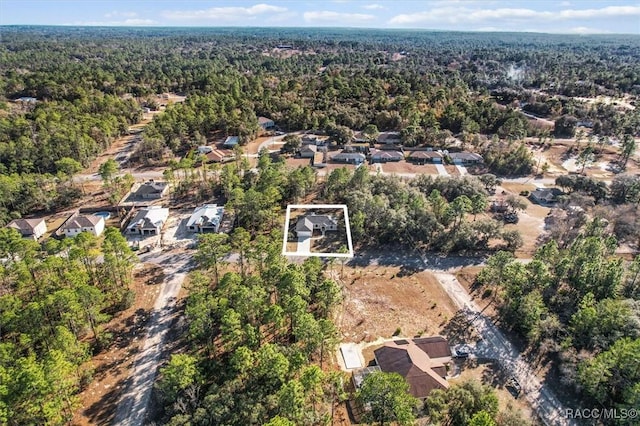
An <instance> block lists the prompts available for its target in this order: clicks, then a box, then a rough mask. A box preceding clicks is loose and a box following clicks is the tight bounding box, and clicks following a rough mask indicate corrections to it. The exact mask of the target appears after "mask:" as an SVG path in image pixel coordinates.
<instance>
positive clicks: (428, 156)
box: [407, 151, 443, 164]
mask: <svg viewBox="0 0 640 426" xmlns="http://www.w3.org/2000/svg"><path fill="white" fill-rule="evenodd" d="M442 158H443V155H442V154H441V153H439V152H438V151H411V153H410V154H409V156H408V157H407V161H411V162H413V163H416V164H427V163H435V164H441V163H442Z"/></svg>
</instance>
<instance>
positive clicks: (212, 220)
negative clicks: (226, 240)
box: [187, 204, 224, 233]
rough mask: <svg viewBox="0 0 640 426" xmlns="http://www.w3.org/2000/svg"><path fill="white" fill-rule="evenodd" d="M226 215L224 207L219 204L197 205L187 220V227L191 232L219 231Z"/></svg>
mask: <svg viewBox="0 0 640 426" xmlns="http://www.w3.org/2000/svg"><path fill="white" fill-rule="evenodd" d="M222 216H224V207H219V206H218V205H217V204H204V205H202V206H200V207H196V208H195V210H194V211H193V213H192V214H191V217H190V218H189V220H188V221H187V229H188V230H189V231H191V232H200V233H204V232H218V229H220V223H222Z"/></svg>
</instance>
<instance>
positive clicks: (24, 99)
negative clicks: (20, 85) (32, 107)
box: [16, 96, 38, 104]
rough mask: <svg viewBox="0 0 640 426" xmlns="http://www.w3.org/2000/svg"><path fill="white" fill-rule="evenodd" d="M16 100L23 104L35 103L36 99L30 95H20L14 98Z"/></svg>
mask: <svg viewBox="0 0 640 426" xmlns="http://www.w3.org/2000/svg"><path fill="white" fill-rule="evenodd" d="M16 102H20V103H23V104H35V103H36V102H38V100H37V99H36V98H34V97H32V96H22V97H20V98H18V99H16Z"/></svg>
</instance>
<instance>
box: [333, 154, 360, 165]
mask: <svg viewBox="0 0 640 426" xmlns="http://www.w3.org/2000/svg"><path fill="white" fill-rule="evenodd" d="M366 159H367V157H366V156H365V155H364V154H361V153H359V152H341V153H339V154H336V155H334V156H333V157H331V160H332V161H334V162H336V163H346V164H363V163H364V162H365V161H366Z"/></svg>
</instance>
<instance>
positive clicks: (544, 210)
mask: <svg viewBox="0 0 640 426" xmlns="http://www.w3.org/2000/svg"><path fill="white" fill-rule="evenodd" d="M535 188H536V187H535V185H533V184H521V183H510V182H509V183H503V184H502V186H501V187H499V188H498V189H497V191H496V193H497V194H499V195H496V197H495V199H498V200H499V199H506V197H507V196H508V195H509V193H511V194H514V195H517V196H519V194H520V192H521V191H533V190H535ZM503 190H504V191H505V192H506V194H504V195H502V191H503ZM519 197H520V199H521V200H523V201H525V202H526V203H527V209H526V210H525V211H524V212H519V213H518V218H519V221H518V223H516V224H505V226H504V227H505V229H516V230H518V231H520V235H522V240H523V241H524V244H523V246H522V247H520V248H519V249H518V250H517V251H516V256H517V257H520V258H530V257H531V256H532V255H533V253H534V252H535V250H536V248H537V246H538V238H539V237H540V235H541V234H543V233H544V232H545V219H546V217H547V215H548V214H549V212H550V211H551V208H549V207H544V206H541V205H539V204H535V203H532V202H531V201H530V200H529V199H528V198H526V197H523V196H519Z"/></svg>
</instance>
